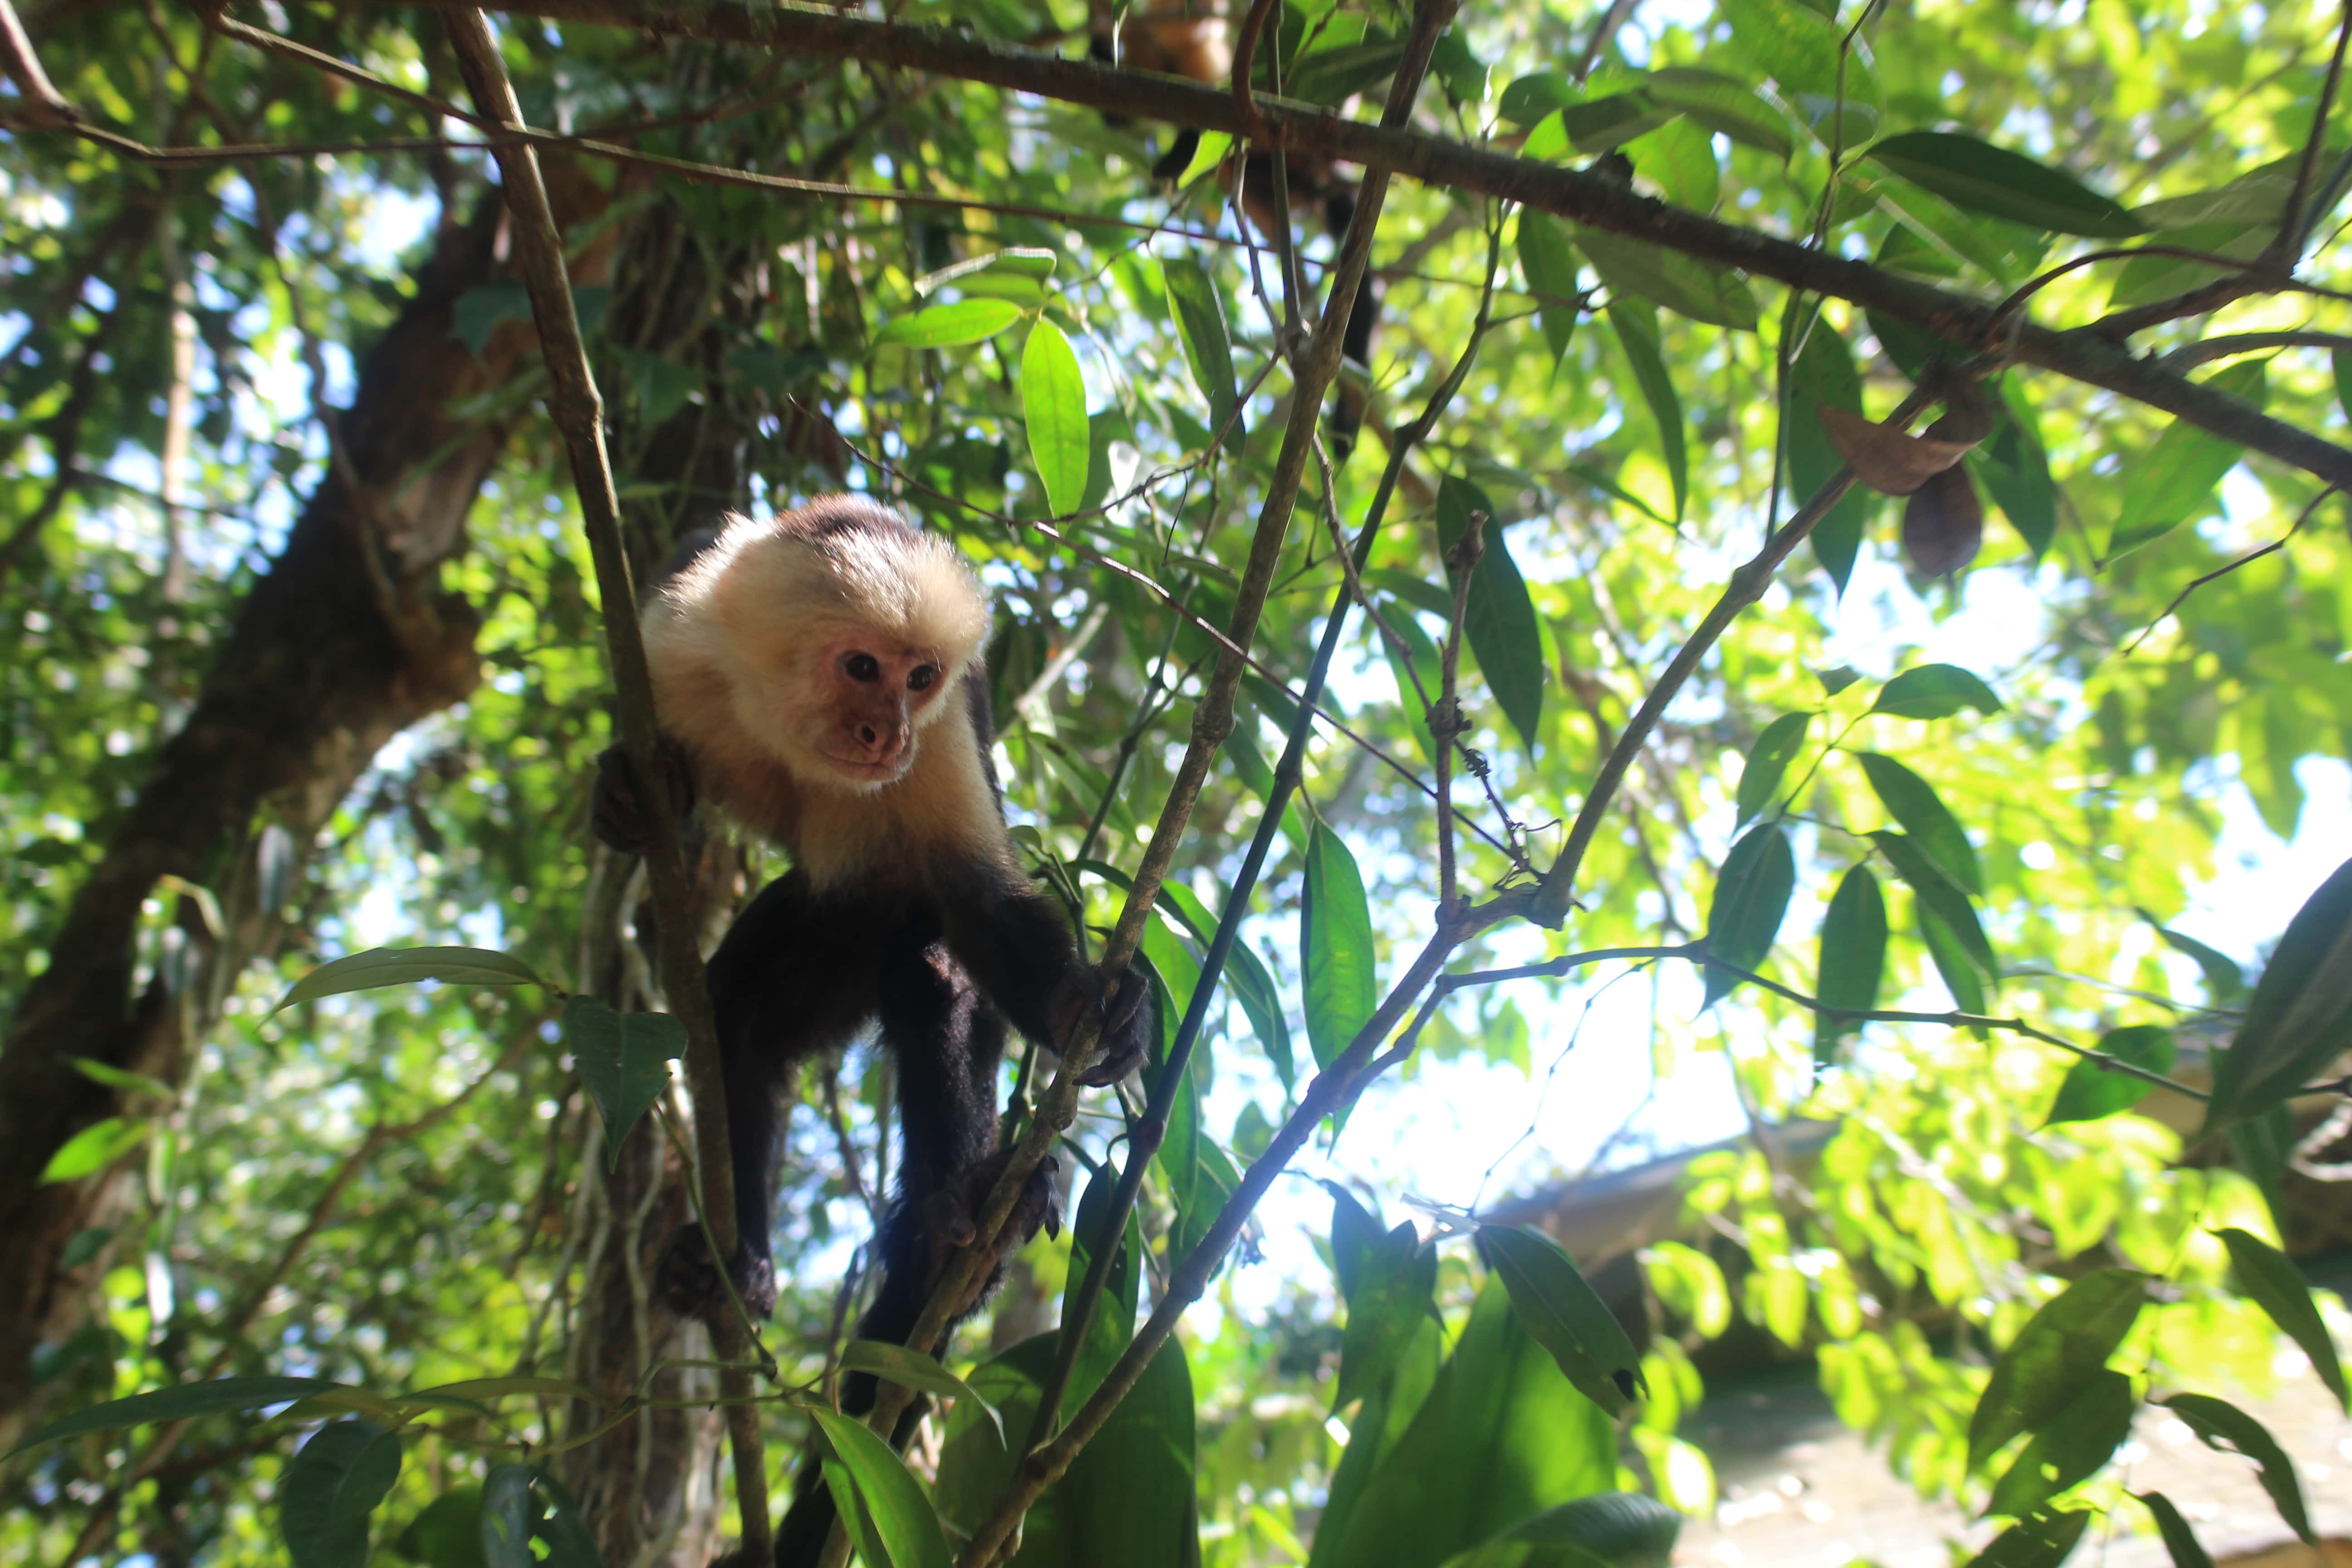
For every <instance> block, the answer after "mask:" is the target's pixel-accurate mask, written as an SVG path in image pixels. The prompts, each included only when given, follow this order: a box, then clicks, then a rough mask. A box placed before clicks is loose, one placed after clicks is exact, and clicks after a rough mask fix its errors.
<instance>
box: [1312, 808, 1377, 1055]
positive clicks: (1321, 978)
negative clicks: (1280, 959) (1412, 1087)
mask: <svg viewBox="0 0 2352 1568" xmlns="http://www.w3.org/2000/svg"><path fill="white" fill-rule="evenodd" d="M1312 835H1313V836H1312V837H1309V838H1308V839H1307V891H1306V897H1305V899H1304V900H1303V901H1302V902H1301V904H1300V906H1299V911H1298V925H1299V931H1298V946H1299V951H1300V952H1302V953H1304V954H1305V955H1306V956H1305V961H1304V962H1305V967H1306V971H1307V973H1306V978H1305V984H1304V986H1303V990H1304V992H1305V995H1306V1002H1307V1046H1308V1047H1309V1048H1310V1049H1312V1050H1313V1051H1314V1053H1315V1065H1316V1066H1317V1067H1322V1068H1328V1067H1329V1066H1330V1065H1331V1064H1332V1063H1333V1062H1334V1061H1336V1060H1338V1059H1339V1053H1340V1052H1342V1051H1344V1050H1346V1049H1347V1048H1348V1046H1349V1042H1350V1041H1352V1040H1354V1039H1355V1037H1356V1032H1357V1031H1358V1030H1359V1029H1361V1028H1362V1027H1363V1026H1364V1025H1365V1024H1366V1023H1367V1022H1368V1021H1370V1018H1371V1016H1372V1012H1373V1009H1374V1008H1375V1007H1376V1006H1377V1005H1378V995H1377V993H1376V990H1375V974H1376V968H1377V966H1376V964H1375V962H1374V959H1373V955H1372V916H1371V910H1370V907H1369V906H1368V905H1367V904H1366V902H1365V900H1364V879H1363V876H1362V874H1361V873H1360V872H1359V871H1358V870H1357V869H1356V858H1355V857H1354V856H1353V855H1350V854H1349V853H1348V847H1347V846H1346V845H1345V844H1343V843H1341V842H1340V841H1339V835H1338V834H1336V833H1334V832H1332V831H1331V830H1330V829H1329V828H1328V827H1326V826H1323V824H1321V823H1320V822H1318V823H1317V824H1316V825H1315V826H1314V828H1313V829H1312Z"/></svg>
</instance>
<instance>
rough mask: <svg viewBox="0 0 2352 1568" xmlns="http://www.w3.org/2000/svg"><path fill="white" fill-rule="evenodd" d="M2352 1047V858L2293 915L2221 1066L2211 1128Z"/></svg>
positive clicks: (2287, 1089) (2262, 1105) (2276, 1095)
mask: <svg viewBox="0 0 2352 1568" xmlns="http://www.w3.org/2000/svg"><path fill="white" fill-rule="evenodd" d="M2347 1049H2352V860H2347V861H2346V862H2345V863H2344V864H2343V865H2341V866H2338V867H2337V868H2336V870H2335V871H2334V873H2333V874H2331V875H2330V876H2329V877H2328V879H2327V880H2326V881H2325V882H2322V883H2321V884H2320V885H2319V890H2318V891H2316V892H2315V893H2313V894H2312V895H2311V897H2310V898H2309V899H2308V900H2305V902H2304V906H2303V908H2301V909H2300V910H2296V911H2295V915H2294V919H2293V920H2292V921H2288V922H2287V927H2286V932H2285V934H2284V935H2283V936H2281V937H2280V938H2279V942H2278V947H2277V948H2276V949H2275V950H2274V951H2273V952H2272V953H2271V961H2270V963H2269V964H2268V965H2267V966H2266V967H2265V968H2264V969H2263V977H2262V979H2261V980H2260V981H2258V982H2257V983H2256V984H2255V985H2254V994H2253V996H2252V999H2251V1000H2250V1001H2249V1002H2248V1003H2247V1004H2246V1021H2245V1023H2244V1024H2242V1026H2239V1029H2238V1036H2237V1038H2236V1039H2234V1040H2232V1041H2231V1043H2230V1047H2229V1049H2227V1050H2225V1051H2223V1052H2222V1053H2221V1059H2220V1060H2219V1061H2218V1062H2216V1063H2215V1064H2214V1068H2213V1099H2212V1101H2211V1103H2210V1104H2209V1105H2207V1106H2206V1108H2205V1129H2206V1131H2209V1132H2210V1131H2213V1130H2214V1129H2216V1128H2220V1127H2225V1126H2227V1125H2229V1123H2231V1122H2232V1121H2239V1120H2242V1119H2243V1118H2246V1117H2251V1116H2257V1115H2260V1114H2261V1113H2262V1112H2263V1111H2264V1110H2269V1109H2270V1108H2271V1107H2272V1106H2273V1105H2277V1104H2279V1103H2281V1102H2283V1101H2284V1100H2287V1099H2289V1098H2290V1097H2292V1096H2293V1095H2294V1091H2295V1090H2296V1089H2300V1088H2301V1087H2302V1086H2303V1084H2304V1083H2305V1080H2306V1079H2309V1078H2310V1077H2311V1076H2312V1075H2313V1074H2314V1073H2315V1072H2317V1071H2319V1070H2320V1069H2321V1068H2325V1067H2326V1066H2327V1065H2328V1064H2329V1063H2330V1062H2332V1061H2334V1060H2335V1059H2336V1058H2337V1057H2339V1056H2341V1055H2342V1054H2343V1053H2344V1052H2345V1051H2346V1050H2347Z"/></svg>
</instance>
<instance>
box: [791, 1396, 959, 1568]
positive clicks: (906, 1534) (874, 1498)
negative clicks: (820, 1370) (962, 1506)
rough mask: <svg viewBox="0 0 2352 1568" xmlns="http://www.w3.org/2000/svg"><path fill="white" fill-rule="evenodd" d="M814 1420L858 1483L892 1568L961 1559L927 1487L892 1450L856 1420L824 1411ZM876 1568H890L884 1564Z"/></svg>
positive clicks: (939, 1567) (944, 1565)
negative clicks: (951, 1546)
mask: <svg viewBox="0 0 2352 1568" xmlns="http://www.w3.org/2000/svg"><path fill="white" fill-rule="evenodd" d="M809 1415H810V1416H811V1417H812V1418H813V1419H814V1420H815V1422H816V1424H817V1426H818V1427H819V1428H820V1429H822V1430H823V1431H824V1437H825V1441H826V1442H827V1443H829V1444H831V1445H832V1446H833V1452H834V1456H835V1458H836V1459H838V1460H839V1461H840V1463H841V1465H842V1467H843V1468H845V1469H846V1470H847V1471H848V1472H849V1478H850V1479H851V1481H853V1482H854V1483H855V1484H856V1488H857V1500H858V1501H859V1502H860V1503H862V1504H863V1505H864V1506H865V1508H866V1513H867V1516H868V1517H869V1518H871V1519H872V1520H873V1521H874V1531H875V1534H876V1536H877V1538H878V1539H877V1544H878V1545H879V1546H880V1548H881V1550H882V1551H883V1552H885V1553H887V1556H886V1558H885V1560H884V1562H885V1563H887V1568H949V1565H950V1563H953V1562H954V1560H955V1559H954V1555H953V1553H951V1552H949V1551H948V1540H947V1537H946V1536H945V1535H944V1534H942V1533H941V1532H940V1516H939V1515H938V1514H936V1513H934V1512H932V1511H931V1500H930V1499H929V1498H928V1497H926V1496H924V1495H923V1487H922V1483H921V1482H919V1481H918V1480H916V1479H915V1478H914V1476H913V1475H912V1474H910V1473H909V1472H908V1469H907V1467H906V1464H905V1463H904V1461H902V1460H901V1459H900V1458H898V1455H897V1454H895V1453H893V1452H892V1451H891V1449H890V1445H889V1444H887V1443H885V1442H884V1441H883V1440H882V1439H881V1438H880V1437H878V1436H875V1434H874V1432H873V1431H872V1429H871V1428H869V1427H868V1426H866V1423H864V1422H863V1421H859V1420H857V1419H856V1418H855V1417H852V1416H847V1415H835V1413H834V1412H832V1411H830V1410H826V1409H823V1408H819V1409H814V1410H812V1411H810V1412H809ZM873 1568H884V1563H877V1564H874V1565H873Z"/></svg>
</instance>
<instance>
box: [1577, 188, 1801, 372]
mask: <svg viewBox="0 0 2352 1568" xmlns="http://www.w3.org/2000/svg"><path fill="white" fill-rule="evenodd" d="M1576 247H1577V248H1578V249H1579V250H1581V251H1582V252H1584V254H1585V257H1586V258H1587V259H1588V260H1590V261H1591V263H1592V269H1593V270H1594V271H1596V272H1598V273H1600V274H1601V281H1602V282H1604V283H1606V284H1608V285H1609V292H1610V293H1611V295H1612V296H1617V295H1625V294H1630V295H1633V296H1634V297H1635V298H1637V299H1642V300H1649V301H1651V302H1652V303H1653V304H1657V305H1663V306H1664V307H1665V308H1666V309H1667V310H1672V311H1674V312H1675V314H1676V315H1678V316H1687V317H1689V318H1690V319H1691V320H1692V321H1705V322H1706V323H1707V324H1708V325H1709V326H1715V327H1730V328H1733V329H1734V330H1736V331H1743V332H1752V331H1755V330H1756V323H1757V320H1758V315H1759V308H1758V306H1757V303H1756V295H1755V292H1754V290H1752V289H1749V288H1748V279H1745V278H1742V277H1741V276H1740V275H1739V274H1738V273H1737V272H1734V271H1732V270H1731V269H1730V268H1727V267H1711V266H1709V265H1708V264H1706V262H1704V261H1694V260H1692V259H1691V258H1689V257H1687V256H1685V255H1683V254H1682V253H1681V252H1680V251H1675V250H1668V249H1667V248H1665V247H1664V246H1659V245H1651V244H1649V243H1647V242H1646V241H1643V240H1639V239H1628V238H1626V237H1625V236H1623V235H1622V234H1612V233H1611V232H1609V231H1608V230H1607V229H1601V228H1594V227H1593V226H1591V225H1590V224H1580V225H1578V226H1577V230H1576ZM1609 310H1610V314H1611V316H1612V321H1613V318H1614V317H1615V315H1616V311H1617V302H1616V300H1614V299H1613V298H1612V300H1611V302H1610V306H1609ZM1620 335H1621V336H1622V329H1621V334H1620ZM1628 352H1631V351H1630V350H1629V351H1628ZM1634 373H1635V374H1637V375H1638V374H1643V366H1641V365H1640V364H1638V363H1637V364H1636V365H1635V367H1634ZM1654 402H1655V400H1654V399H1653V404H1654Z"/></svg>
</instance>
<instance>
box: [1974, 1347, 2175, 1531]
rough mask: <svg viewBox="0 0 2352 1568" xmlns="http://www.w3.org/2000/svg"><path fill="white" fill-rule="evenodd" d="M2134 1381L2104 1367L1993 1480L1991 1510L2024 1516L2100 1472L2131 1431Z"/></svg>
mask: <svg viewBox="0 0 2352 1568" xmlns="http://www.w3.org/2000/svg"><path fill="white" fill-rule="evenodd" d="M2137 1404H2138V1401H2137V1400H2136V1399H2134V1398H2133V1397H2132V1381H2131V1379H2130V1378H2128V1377H2126V1376H2125V1375H2124V1374H2123V1373H2119V1372H2102V1373H2099V1374H2098V1377H2097V1378H2096V1380H2095V1381H2094V1382H2093V1383H2092V1384H2091V1386H2090V1387H2089V1388H2088V1389H2086V1390H2085V1391H2084V1393H2083V1394H2082V1396H2081V1397H2080V1398H2078V1399H2076V1400H2075V1401H2074V1403H2073V1404H2072V1405H2068V1406H2067V1407H2066V1408H2065V1409H2063V1410H2062V1411H2060V1412H2059V1413H2058V1414H2057V1415H2055V1416H2054V1417H2053V1418H2052V1420H2051V1422H2050V1424H2049V1425H2048V1426H2044V1427H2042V1429H2041V1430H2040V1431H2039V1432H2036V1433H2035V1434H2034V1435H2033V1440H2032V1442H2030V1443H2028V1444H2026V1446H2025V1447H2024V1450H2023V1451H2022V1452H2021V1453H2020V1454H2019V1455H2018V1456H2017V1458H2016V1459H2015V1460H2014V1461H2012V1462H2011V1465H2010V1467H2009V1468H2008V1469H2007V1470H2005V1471H2003V1472H2002V1474H2001V1478H2000V1480H1998V1481H1996V1482H1995V1483H1994V1484H1993V1489H1992V1500H1990V1502H1988V1503H1987V1504H1985V1512H1987V1513H1989V1514H1993V1513H2005V1514H2008V1515H2009V1516H2011V1518H2013V1519H2021V1518H2023V1517H2024V1516H2025V1515H2027V1514H2029V1513H2032V1511H2033V1510H2035V1509H2037V1508H2040V1507H2041V1506H2042V1504H2043V1503H2045V1502H2047V1501H2048V1500H2050V1499H2052V1498H2053V1497H2056V1496H2057V1495H2058V1494H2059V1493H2060V1492H2063V1491H2064V1490H2066V1489H2068V1488H2069V1487H2072V1486H2074V1485H2076V1484H2078V1483H2080V1482H2082V1481H2084V1480H2085V1479H2088V1478H2089V1477H2090V1476H2091V1475H2093V1474H2094V1473H2095V1472H2096V1471H2097V1470H2098V1468H2099V1467H2101V1466H2102V1465H2105V1463H2106V1462H2107V1460H2108V1458H2110V1457H2112V1456H2113V1455H2114V1453H2115V1451H2116V1448H2118V1447H2121V1446H2122V1444H2123V1440H2124V1439H2125V1438H2126V1437H2127V1436H2130V1435H2131V1423H2132V1411H2133V1409H2134V1407H2135V1406H2136V1405H2137Z"/></svg>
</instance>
